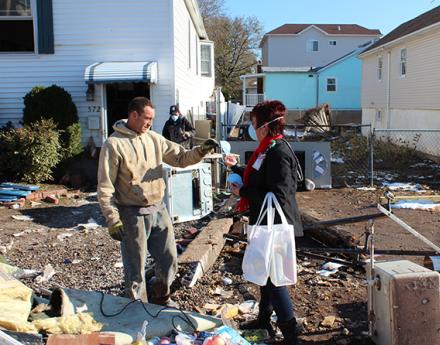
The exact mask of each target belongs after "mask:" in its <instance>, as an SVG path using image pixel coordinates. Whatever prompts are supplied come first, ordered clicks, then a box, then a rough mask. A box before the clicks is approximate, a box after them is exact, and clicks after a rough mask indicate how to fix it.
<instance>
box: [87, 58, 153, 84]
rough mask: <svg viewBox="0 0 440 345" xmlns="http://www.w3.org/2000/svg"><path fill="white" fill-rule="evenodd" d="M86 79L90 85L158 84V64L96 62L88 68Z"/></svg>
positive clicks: (146, 62) (150, 62)
mask: <svg viewBox="0 0 440 345" xmlns="http://www.w3.org/2000/svg"><path fill="white" fill-rule="evenodd" d="M84 79H85V81H86V83H88V84H103V83H127V82H146V83H151V84H156V83H157V62H155V61H131V62H96V63H94V64H93V65H90V66H87V67H86V70H85V72H84Z"/></svg>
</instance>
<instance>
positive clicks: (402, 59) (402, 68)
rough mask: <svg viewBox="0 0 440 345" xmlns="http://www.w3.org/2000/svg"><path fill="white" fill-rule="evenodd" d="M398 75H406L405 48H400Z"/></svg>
mask: <svg viewBox="0 0 440 345" xmlns="http://www.w3.org/2000/svg"><path fill="white" fill-rule="evenodd" d="M400 76H402V77H404V76H406V49H401V50H400Z"/></svg>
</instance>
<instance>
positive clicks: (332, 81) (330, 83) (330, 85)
mask: <svg viewBox="0 0 440 345" xmlns="http://www.w3.org/2000/svg"><path fill="white" fill-rule="evenodd" d="M327 91H328V92H335V91H336V78H327Z"/></svg>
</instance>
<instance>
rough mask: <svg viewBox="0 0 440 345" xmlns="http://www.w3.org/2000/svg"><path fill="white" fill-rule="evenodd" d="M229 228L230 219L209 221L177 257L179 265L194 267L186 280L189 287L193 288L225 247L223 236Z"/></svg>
mask: <svg viewBox="0 0 440 345" xmlns="http://www.w3.org/2000/svg"><path fill="white" fill-rule="evenodd" d="M231 226H232V218H223V219H215V220H213V221H211V222H210V223H209V224H208V225H207V226H206V227H205V228H204V229H203V230H202V231H201V232H200V233H199V234H198V236H197V237H196V238H195V239H194V240H193V241H192V242H191V243H190V244H189V245H188V247H187V248H186V250H185V251H184V252H183V253H182V255H180V256H179V258H178V263H179V265H192V266H194V269H193V270H194V272H193V275H192V277H190V278H189V279H188V280H187V281H188V285H189V286H194V284H195V282H196V280H197V279H198V278H200V277H201V275H202V274H203V273H204V272H207V271H208V270H209V269H210V268H211V266H212V265H213V264H214V262H215V261H216V260H217V258H218V256H219V255H220V252H221V250H222V249H223V247H224V245H225V239H224V237H223V236H224V235H225V234H227V233H228V232H229V230H230V229H231Z"/></svg>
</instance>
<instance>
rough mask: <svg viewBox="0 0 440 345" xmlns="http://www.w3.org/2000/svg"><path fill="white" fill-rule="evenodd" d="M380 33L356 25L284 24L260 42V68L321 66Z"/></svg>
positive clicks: (376, 37) (371, 39)
mask: <svg viewBox="0 0 440 345" xmlns="http://www.w3.org/2000/svg"><path fill="white" fill-rule="evenodd" d="M380 36H381V33H380V31H379V30H375V29H374V30H371V29H367V28H364V27H362V26H360V25H357V24H284V25H282V26H280V27H278V28H276V29H274V30H272V31H270V32H268V33H266V34H265V35H264V37H263V39H262V41H261V44H260V47H261V51H262V63H263V67H318V66H324V65H327V64H328V63H330V62H331V61H334V60H336V59H338V58H340V57H341V56H343V55H345V54H348V53H349V52H351V51H353V50H355V49H356V48H357V47H359V46H360V45H362V44H364V43H366V42H370V41H375V40H378V39H379V38H380Z"/></svg>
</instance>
